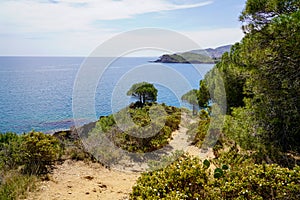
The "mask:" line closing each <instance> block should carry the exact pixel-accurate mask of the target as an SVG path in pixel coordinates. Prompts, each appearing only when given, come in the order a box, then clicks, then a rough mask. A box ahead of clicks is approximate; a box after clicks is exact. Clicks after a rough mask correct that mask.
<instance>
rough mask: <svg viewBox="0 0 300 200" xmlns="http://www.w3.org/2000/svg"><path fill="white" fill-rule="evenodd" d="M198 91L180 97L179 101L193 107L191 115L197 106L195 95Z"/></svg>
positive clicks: (194, 90) (194, 112)
mask: <svg viewBox="0 0 300 200" xmlns="http://www.w3.org/2000/svg"><path fill="white" fill-rule="evenodd" d="M197 94H198V90H196V89H193V90H190V91H188V92H187V93H185V94H184V95H182V97H181V100H182V101H186V102H187V103H189V104H191V105H192V106H193V114H196V112H197V110H196V106H197V105H198V99H197V96H198V95H197Z"/></svg>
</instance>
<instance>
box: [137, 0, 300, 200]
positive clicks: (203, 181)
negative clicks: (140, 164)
mask: <svg viewBox="0 0 300 200" xmlns="http://www.w3.org/2000/svg"><path fill="white" fill-rule="evenodd" d="M299 2H300V1H297V0H282V1H278V0H262V1H261V0H247V2H246V7H245V9H244V10H243V12H242V14H241V17H240V20H241V21H242V22H243V30H244V32H245V34H246V35H245V37H244V38H243V39H242V41H241V42H239V43H236V44H235V45H233V46H232V48H231V51H230V52H229V53H225V54H223V57H222V59H221V61H220V62H219V63H218V64H217V65H216V66H215V67H214V68H213V69H212V70H211V71H210V72H209V73H208V74H207V75H206V76H205V80H204V81H202V83H200V88H199V90H198V94H199V97H200V98H199V97H198V103H199V105H200V106H201V105H205V106H203V107H207V104H208V103H209V101H211V103H212V104H214V103H215V102H217V101H218V97H219V96H221V95H222V91H221V90H220V88H221V87H222V86H224V88H225V91H226V101H227V102H226V104H227V116H226V120H225V126H224V127H223V130H222V131H223V132H222V134H221V135H220V136H222V137H221V138H219V140H218V141H217V143H216V145H215V147H214V148H213V150H214V154H215V156H216V158H215V159H213V160H211V161H207V160H206V161H204V163H203V164H202V163H201V162H200V161H199V160H197V159H196V158H190V157H188V156H185V157H182V158H180V159H179V160H178V161H176V162H174V163H172V164H171V165H170V166H168V167H166V168H165V169H161V170H158V171H154V172H149V173H144V174H143V175H142V176H141V177H140V179H139V180H138V181H137V183H136V185H135V186H134V187H133V191H132V193H131V199H299V198H300V168H299V166H297V160H298V163H299V157H298V158H297V154H298V155H299V151H300V140H299V138H300V131H299V130H300V109H299V105H300V99H299V96H300V73H299V72H300V71H299V69H300V67H299V63H300V10H299V7H300V3H299ZM219 75H221V77H222V79H223V83H224V85H218V83H220V82H221V81H218V79H219V78H220V76H219ZM219 80H220V79H219ZM208 90H209V95H207V98H204V97H206V94H207V92H206V91H208ZM201 91H202V92H204V94H205V95H203V94H202V95H200V94H201ZM201 97H203V99H204V101H201V102H200V100H202V99H201ZM217 103H218V102H217ZM204 113H206V115H205V114H204ZM211 117H215V116H212V115H211V113H209V112H206V111H202V113H201V114H200V120H199V122H198V123H195V124H192V125H190V130H189V133H190V134H191V135H192V136H194V135H195V133H196V137H193V138H192V139H193V142H194V144H196V145H197V146H201V145H202V143H203V139H204V138H205V135H206V134H207V129H208V126H209V124H210V123H211ZM229 141H230V142H229ZM228 142H229V144H230V143H231V144H234V145H233V146H231V147H230V145H229V144H228ZM228 145H229V147H228ZM224 149H228V150H226V151H225V150H224ZM222 151H223V152H222ZM274 163H277V164H274ZM209 166H210V167H209ZM285 167H289V168H285Z"/></svg>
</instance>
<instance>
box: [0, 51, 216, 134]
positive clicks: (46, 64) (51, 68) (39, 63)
mask: <svg viewBox="0 0 300 200" xmlns="http://www.w3.org/2000/svg"><path fill="white" fill-rule="evenodd" d="M154 59H155V58H140V57H139V58H126V57H125V58H120V59H117V60H116V61H114V62H113V63H111V64H110V65H109V66H107V68H106V70H105V72H104V73H103V74H102V76H101V77H99V81H98V82H97V84H96V86H97V87H96V91H94V101H95V104H94V110H95V112H96V113H95V114H94V115H95V116H93V117H91V116H85V113H84V112H82V116H80V120H82V122H84V123H86V122H89V121H92V120H93V119H94V118H98V117H100V116H103V115H108V114H111V113H112V112H113V111H116V110H118V109H120V108H122V107H124V105H128V104H129V103H130V102H131V101H133V99H132V98H129V97H127V98H125V97H124V96H126V92H127V90H128V88H129V87H130V85H126V84H131V82H132V83H134V82H135V81H136V80H135V78H136V79H137V81H138V80H145V81H149V82H154V84H155V86H156V87H157V88H158V102H165V103H166V104H169V105H174V106H187V105H186V104H183V103H182V102H181V101H180V96H181V95H182V94H184V93H185V92H187V91H188V90H189V89H191V88H198V85H199V80H201V79H202V78H203V76H204V75H205V73H206V72H207V71H208V70H210V69H211V68H212V66H213V65H211V64H197V65H189V64H161V63H150V62H148V61H150V60H154ZM84 60H85V58H82V57H0V132H8V131H11V132H16V133H23V132H28V131H31V130H36V131H44V132H51V131H55V130H61V129H68V128H70V126H72V125H73V124H74V122H73V119H74V115H73V114H74V113H73V110H72V107H74V105H73V100H74V95H73V89H74V84H75V83H76V80H78V79H77V78H78V77H79V76H80V74H78V73H79V72H80V69H82V67H83V65H82V63H83V62H84ZM103 60H105V59H104V58H103ZM103 63H104V62H102V61H101V59H97V62H96V64H95V66H93V67H102V68H103ZM149 69H150V71H149ZM152 69H153V70H152ZM164 69H166V70H164ZM153 77H155V79H156V80H157V81H153V80H154V79H153ZM160 80H161V81H160ZM184 80H186V81H187V82H188V83H189V84H190V88H187V87H186V84H185V83H183V82H184ZM87 82H88V81H87ZM183 85H185V86H184V87H183ZM87 87H88V86H87ZM116 88H118V90H117V89H116ZM177 89H178V90H177ZM83 92H85V91H83ZM113 94H114V95H113ZM122 95H123V96H122ZM112 96H113V97H112ZM75 98H76V97H75ZM81 101H83V102H84V101H85V99H84V98H82V99H81ZM112 105H113V106H112ZM77 120H79V119H78V118H77Z"/></svg>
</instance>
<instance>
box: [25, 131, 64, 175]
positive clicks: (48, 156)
mask: <svg viewBox="0 0 300 200" xmlns="http://www.w3.org/2000/svg"><path fill="white" fill-rule="evenodd" d="M21 149H22V154H23V155H22V164H24V172H25V173H27V174H37V175H38V174H42V173H47V172H48V170H49V167H51V166H52V165H53V164H54V161H56V160H58V158H59V157H60V154H61V151H60V150H61V149H60V146H59V141H58V139H57V138H55V137H53V136H51V135H46V134H44V133H41V132H30V133H28V134H25V135H23V136H22V144H21Z"/></svg>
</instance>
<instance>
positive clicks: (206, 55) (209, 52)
mask: <svg viewBox="0 0 300 200" xmlns="http://www.w3.org/2000/svg"><path fill="white" fill-rule="evenodd" d="M231 46H232V45H225V46H220V47H217V48H215V49H213V48H208V49H198V50H191V51H188V52H182V53H175V54H164V55H162V56H161V57H159V58H158V59H157V60H155V61H152V62H158V63H194V64H201V63H203V64H214V63H216V62H218V61H219V60H220V59H221V57H222V55H223V53H225V52H229V51H230V48H231Z"/></svg>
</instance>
